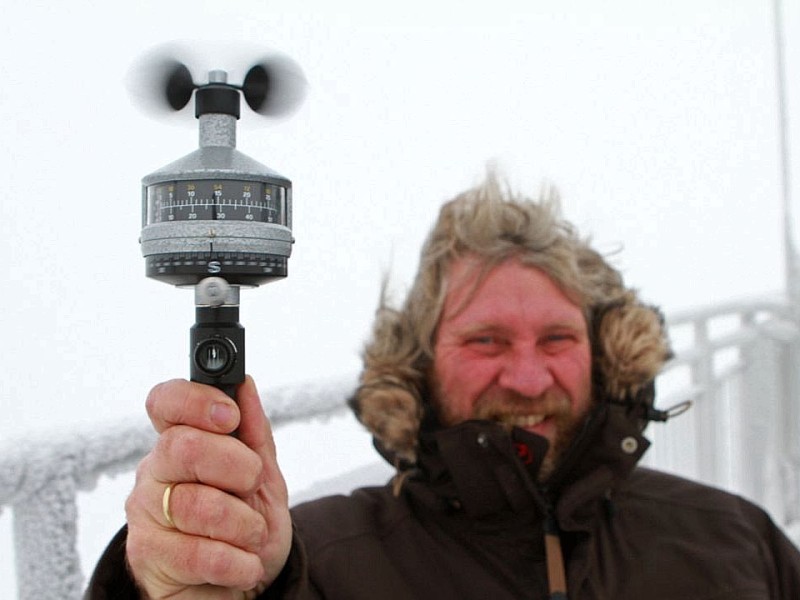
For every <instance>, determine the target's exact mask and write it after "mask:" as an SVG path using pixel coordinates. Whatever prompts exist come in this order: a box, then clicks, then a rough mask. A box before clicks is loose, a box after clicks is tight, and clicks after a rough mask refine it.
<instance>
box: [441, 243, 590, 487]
mask: <svg viewBox="0 0 800 600" xmlns="http://www.w3.org/2000/svg"><path fill="white" fill-rule="evenodd" d="M477 265H478V263H477V261H476V260H475V259H472V258H462V259H459V260H457V261H456V262H455V263H453V265H452V267H451V269H450V278H449V285H448V292H447V296H446V298H445V303H444V309H443V311H442V317H441V320H440V323H439V328H438V332H437V336H436V342H435V346H434V366H433V375H434V387H435V403H436V405H437V408H438V411H439V416H440V419H441V420H442V422H443V423H444V424H445V425H448V426H449V425H455V424H456V423H459V422H461V421H466V420H469V419H488V420H492V421H498V422H500V423H502V424H503V425H505V426H507V427H508V428H509V429H510V428H511V427H513V426H516V427H521V428H523V429H527V430H528V431H531V432H533V433H536V434H538V435H541V436H543V437H545V438H547V440H548V441H549V442H550V450H549V451H548V454H547V456H546V457H545V462H544V464H543V467H542V469H543V471H542V476H544V477H546V476H547V475H549V474H550V472H551V471H552V469H553V467H554V466H555V463H556V461H557V459H558V458H559V456H560V455H561V454H562V453H563V450H564V449H565V448H566V447H567V446H568V445H569V443H570V441H571V440H572V438H573V437H574V435H575V431H576V430H577V428H578V426H579V424H580V423H581V422H582V420H583V418H584V417H585V416H586V414H587V412H588V410H589V406H590V404H591V351H590V345H589V335H588V331H587V327H586V320H585V319H584V317H583V313H582V312H581V309H580V308H579V307H578V306H577V305H575V304H574V303H573V302H572V301H571V300H569V298H567V296H566V295H564V293H563V292H562V291H561V290H560V289H559V288H558V286H556V284H555V283H554V282H553V281H552V280H551V279H550V278H549V277H548V276H547V275H545V274H544V273H543V272H542V271H541V270H539V269H536V268H534V267H527V266H523V265H522V264H521V263H520V262H519V261H518V260H517V259H510V260H508V261H506V262H504V263H501V264H500V265H498V266H497V267H495V268H494V269H493V270H492V271H491V272H490V273H489V275H488V276H487V277H486V279H485V280H484V281H483V282H482V283H481V285H480V286H479V287H478V288H477V289H476V290H474V294H473V296H472V297H471V298H470V296H469V295H470V293H473V289H474V281H475V276H476V273H477V269H476V268H475V267H476V266H477ZM467 299H469V300H468V301H467V303H466V304H464V302H465V301H466V300H467Z"/></svg>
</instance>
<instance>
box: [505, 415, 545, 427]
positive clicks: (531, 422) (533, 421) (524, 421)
mask: <svg viewBox="0 0 800 600" xmlns="http://www.w3.org/2000/svg"><path fill="white" fill-rule="evenodd" d="M546 418H547V415H502V416H500V417H499V418H498V421H499V422H500V423H502V424H503V425H505V426H507V427H522V428H526V427H535V426H536V425H538V424H539V423H541V422H542V421H544V420H545V419H546Z"/></svg>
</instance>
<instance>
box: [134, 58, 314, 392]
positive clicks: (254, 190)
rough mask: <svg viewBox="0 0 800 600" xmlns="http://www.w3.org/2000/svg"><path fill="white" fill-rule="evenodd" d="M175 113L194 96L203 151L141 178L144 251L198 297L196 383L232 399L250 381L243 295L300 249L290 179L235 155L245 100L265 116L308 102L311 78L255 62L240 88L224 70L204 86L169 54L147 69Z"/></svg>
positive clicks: (286, 65)
mask: <svg viewBox="0 0 800 600" xmlns="http://www.w3.org/2000/svg"><path fill="white" fill-rule="evenodd" d="M144 67H145V72H146V73H147V77H146V78H145V79H149V81H150V86H151V87H155V91H156V94H157V96H158V100H159V102H160V103H161V105H162V106H163V107H164V108H166V109H167V110H172V111H180V110H182V109H184V107H186V106H187V105H189V103H190V102H191V101H192V99H193V98H194V115H195V117H196V118H197V121H198V126H199V148H198V149H197V150H195V151H194V152H191V153H190V154H187V155H186V156H184V157H183V158H180V159H178V160H176V161H174V162H172V163H170V164H168V165H166V166H164V167H162V168H161V169H158V170H157V171H154V172H153V173H150V174H149V175H146V176H145V177H144V178H143V179H142V232H141V238H140V243H141V250H142V255H143V256H144V259H145V272H146V275H147V276H148V277H150V278H152V279H156V280H158V281H163V282H165V283H169V284H172V285H175V286H178V287H193V288H194V291H195V324H194V325H193V326H192V328H191V331H190V342H189V343H190V378H191V380H192V381H197V382H200V383H206V384H210V385H214V386H216V387H218V388H219V389H221V390H223V391H224V392H225V393H226V394H228V395H229V396H230V397H231V398H234V397H235V390H236V386H237V385H238V384H240V383H241V382H243V381H244V375H245V351H244V328H243V327H242V326H241V324H240V323H239V295H240V294H239V293H240V290H241V288H247V287H257V286H259V285H262V284H264V283H268V282H270V281H274V280H276V279H281V278H284V277H286V276H287V275H288V261H289V256H290V255H291V252H292V244H293V243H294V238H293V237H292V182H291V181H290V180H289V179H287V178H286V177H284V176H283V175H280V174H279V173H277V172H276V171H273V170H272V169H270V168H269V167H266V166H264V165H262V164H261V163H259V162H257V161H255V160H253V159H252V158H250V157H249V156H247V155H246V154H244V153H242V152H240V151H238V150H237V149H236V124H237V123H236V122H237V120H238V119H239V117H240V111H241V98H242V97H244V100H245V102H246V104H247V106H248V107H249V108H250V109H252V110H253V111H255V112H256V113H259V114H261V115H265V116H273V117H274V116H281V115H283V114H286V113H287V112H289V111H291V110H293V109H294V108H296V107H297V106H298V105H299V103H300V102H301V101H302V95H303V91H304V80H303V78H302V74H301V71H300V69H299V67H297V66H296V65H295V64H294V63H293V62H292V61H290V60H289V59H287V58H285V57H281V56H275V57H272V58H267V59H264V60H262V61H261V62H258V63H256V64H254V65H253V66H252V67H250V69H249V70H248V71H247V74H246V76H245V78H244V81H243V82H241V83H240V84H236V83H232V82H229V81H228V73H227V72H226V71H224V70H218V69H215V70H211V71H209V72H208V73H207V74H205V75H204V78H203V79H204V81H203V82H202V83H198V82H196V81H195V79H194V78H193V76H192V73H191V71H190V70H189V67H187V66H186V65H185V64H183V63H181V62H179V61H177V60H175V59H172V58H168V57H163V56H159V57H156V58H152V57H151V58H150V59H148V61H147V63H146V64H145V65H144Z"/></svg>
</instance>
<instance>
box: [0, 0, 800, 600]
mask: <svg viewBox="0 0 800 600" xmlns="http://www.w3.org/2000/svg"><path fill="white" fill-rule="evenodd" d="M785 4H786V6H785V7H784V10H785V30H786V32H787V33H786V41H787V60H788V64H787V69H788V80H789V83H790V87H789V100H790V115H791V114H800V112H798V110H797V104H798V102H800V100H798V99H797V98H796V91H797V90H798V89H800V88H798V87H797V85H792V80H794V81H797V80H799V79H800V39H796V38H797V36H796V35H795V34H794V33H795V32H797V31H798V27H800V6H798V3H797V2H788V1H787V2H785ZM773 27H774V24H773V5H772V2H769V1H765V0H675V1H673V2H669V3H664V2H655V1H646V2H642V1H641V0H638V1H634V0H613V1H608V2H603V3H598V2H593V1H591V0H548V1H544V0H498V1H497V2H491V3H487V2H482V3H479V2H455V1H454V0H447V1H442V2H431V1H430V0H429V1H427V2H423V1H422V0H410V1H406V2H403V3H392V4H391V5H389V4H383V3H379V2H373V3H366V2H360V1H359V0H343V1H340V2H337V3H335V4H331V3H324V2H321V1H308V0H298V1H291V0H280V1H264V0H262V1H250V0H231V1H229V2H225V3H222V2H209V1H199V0H195V1H193V2H189V1H187V0H176V1H171V2H165V1H164V0H160V1H159V2H155V1H153V0H139V1H138V2H135V3H99V2H94V1H91V0H73V1H70V2H63V3H57V2H54V1H52V0H51V1H49V2H46V1H43V0H31V1H29V2H26V3H15V4H14V5H13V6H12V5H11V3H6V6H5V7H4V14H3V17H2V19H1V20H0V49H1V51H2V56H3V59H2V61H0V76H1V79H0V80H1V81H2V87H0V114H2V117H3V123H4V128H3V140H4V143H3V144H2V145H0V172H1V173H2V176H3V184H4V185H3V188H4V189H3V194H2V200H0V202H1V203H2V204H1V205H0V206H1V207H2V215H1V216H0V256H1V257H2V264H3V268H2V284H0V290H1V291H2V299H1V300H0V307H1V308H2V310H0V331H2V336H3V338H2V339H3V342H4V343H3V360H2V367H0V410H1V411H2V415H3V418H2V420H1V421H0V441H2V442H9V441H12V442H13V440H15V439H21V438H24V437H39V438H46V437H47V436H49V435H51V434H52V432H58V433H59V435H62V434H63V433H64V432H69V431H70V430H74V429H76V428H83V429H88V428H96V427H103V426H107V424H108V423H113V422H119V421H120V420H122V419H126V420H141V419H143V418H144V415H143V401H144V398H145V396H146V394H147V392H148V390H149V389H150V387H151V386H152V385H153V384H154V383H156V382H158V381H160V380H163V379H168V378H172V377H179V376H186V374H187V372H188V359H187V348H188V329H189V327H190V326H191V324H192V323H193V298H192V294H191V292H188V291H184V290H177V289H174V288H171V287H169V286H167V285H164V284H162V283H157V282H154V281H151V280H148V279H146V278H145V277H144V264H143V262H144V261H143V259H142V258H141V255H140V252H139V246H138V242H137V240H138V236H139V232H140V229H141V206H140V179H141V177H143V176H144V175H146V174H148V173H150V172H151V171H154V170H156V169H157V168H160V167H161V166H163V165H165V164H167V163H169V162H171V161H173V160H175V159H177V158H179V157H181V156H183V155H185V154H187V153H189V152H191V151H192V150H194V149H195V147H196V138H197V133H196V128H194V127H193V126H192V125H191V124H190V125H189V126H185V125H184V126H181V125H179V124H178V125H172V124H170V123H168V122H164V121H156V120H153V119H151V118H148V117H146V116H144V115H143V114H142V113H141V112H138V111H137V110H136V109H135V108H134V107H133V106H132V105H131V103H130V102H129V100H128V96H127V92H126V89H125V86H124V77H125V72H126V70H127V68H128V67H129V66H130V65H131V63H132V62H133V61H134V60H135V59H137V58H138V57H139V56H140V55H141V54H142V53H143V52H145V51H146V50H147V49H149V48H151V47H152V46H154V45H157V44H161V43H163V42H167V41H170V40H176V39H177V40H227V41H230V42H237V43H238V42H241V43H246V44H248V45H256V46H257V47H260V48H263V49H267V50H269V49H273V50H278V51H280V52H284V53H286V54H288V55H289V56H291V57H293V58H294V59H295V60H296V61H297V62H298V63H299V64H300V65H301V66H302V67H303V69H304V71H305V74H306V78H307V79H308V82H309V89H308V96H307V99H306V102H305V104H304V105H303V106H302V108H301V109H300V110H299V111H298V112H297V113H296V114H295V115H294V116H293V117H292V118H290V119H287V120H284V121H281V122H278V123H272V124H270V123H267V124H265V123H262V122H259V121H258V119H255V118H250V117H247V116H246V117H245V118H244V119H243V120H242V122H241V126H240V129H239V136H238V148H239V149H240V150H241V151H243V152H245V153H246V154H248V155H250V156H251V157H253V158H255V159H256V160H258V161H260V162H262V163H264V164H266V165H268V166H270V167H272V168H273V169H275V170H277V171H278V172H280V173H282V174H284V175H286V176H287V177H289V178H290V179H292V181H293V182H294V235H295V238H296V240H297V243H296V244H295V247H294V252H293V255H292V258H291V260H290V262H289V271H290V275H289V277H288V279H286V280H284V281H281V282H277V283H273V284H270V285H269V286H266V287H264V288H261V289H258V290H251V291H244V292H243V293H242V303H243V305H242V314H241V321H242V323H243V324H244V325H245V327H246V328H247V333H248V361H249V364H248V371H249V372H250V373H252V374H253V376H254V377H255V378H256V381H257V382H258V383H259V385H260V386H261V387H262V388H269V387H273V386H280V385H288V384H294V383H298V382H302V381H304V380H308V379H318V378H327V377H335V376H338V375H341V374H348V373H355V372H356V371H357V369H358V365H359V352H360V349H361V346H362V344H363V342H364V339H365V337H366V336H367V334H368V331H369V326H370V322H371V318H372V312H373V310H374V307H375V304H376V300H377V296H378V289H379V282H380V278H381V275H382V273H384V272H385V271H387V270H391V273H392V275H393V277H392V281H393V288H394V289H395V290H396V291H397V294H398V295H399V294H401V293H402V292H403V290H404V289H405V286H406V285H407V283H408V281H409V280H410V278H411V277H412V275H413V273H414V271H415V268H416V256H417V252H418V249H419V245H420V243H421V241H422V239H423V237H424V236H425V233H426V231H427V228H428V227H429V225H430V223H431V222H432V220H433V219H434V217H435V214H436V212H437V210H438V207H439V205H440V204H441V202H442V201H444V200H446V199H448V198H450V197H452V196H453V195H454V194H456V193H457V192H459V191H461V190H463V189H464V188H466V187H467V186H470V185H472V184H474V183H476V182H478V181H479V180H480V179H481V178H482V175H483V172H484V169H485V165H486V162H487V161H488V160H496V161H497V162H498V164H499V166H500V167H501V168H502V169H503V170H504V171H505V172H506V174H507V175H508V177H509V179H510V180H511V182H512V183H513V184H514V185H515V186H516V187H518V188H520V189H523V190H526V191H529V192H530V193H536V191H537V190H538V188H539V185H540V183H541V182H542V181H543V180H547V181H550V182H552V183H554V184H555V185H556V186H557V187H558V188H559V189H560V191H561V193H562V196H563V205H564V212H565V213H566V215H567V216H568V217H569V218H570V219H572V220H573V221H574V222H575V223H576V224H578V226H579V227H580V228H581V229H582V230H583V231H585V232H587V233H591V234H592V236H593V239H594V240H595V242H596V245H597V247H598V248H600V249H601V250H603V251H605V252H615V251H618V250H621V252H620V253H619V254H618V255H617V256H616V258H615V262H616V264H617V265H618V266H619V267H621V268H622V269H623V271H624V273H625V274H626V276H627V278H628V281H629V282H630V283H632V284H633V285H635V286H636V287H638V288H639V289H641V291H642V293H643V295H644V296H645V298H646V299H648V300H650V301H652V302H656V303H658V304H660V305H661V306H662V307H663V308H664V309H665V310H666V311H667V312H670V311H674V310H676V309H679V308H686V307H692V306H698V305H704V304H709V303H713V302H715V301H719V300H726V299H730V298H735V297H739V296H746V295H753V294H763V293H768V292H773V291H778V290H780V289H782V288H783V285H784V283H783V241H782V227H783V225H782V213H781V188H780V162H779V135H778V132H779V129H778V115H777V106H778V104H777V92H776V66H775V35H774V29H773ZM202 52H203V43H200V42H198V53H200V54H202ZM213 66H220V67H222V68H229V69H231V68H234V67H236V68H240V69H241V68H244V67H246V66H247V57H245V58H243V59H242V61H241V62H240V63H237V64H236V65H228V64H223V65H213ZM792 126H793V130H794V131H793V132H792V139H795V140H797V139H800V137H798V135H797V129H798V126H796V125H795V124H792ZM795 154H796V155H797V154H800V153H795ZM793 170H794V171H795V172H797V173H800V171H798V170H797V168H794V169H793ZM795 180H798V178H797V177H795ZM795 196H796V197H798V198H800V195H798V194H797V193H796V192H795ZM278 435H279V441H278V443H279V449H280V453H281V458H282V462H283V464H284V467H285V469H286V474H287V478H288V480H289V484H290V488H291V489H292V491H293V492H299V491H301V490H304V489H306V488H307V487H308V486H309V485H311V484H312V483H313V481H315V480H316V479H319V478H320V477H324V476H326V475H329V474H331V473H334V472H337V471H339V470H344V469H346V468H349V467H358V466H361V465H365V464H368V463H370V462H372V461H373V454H372V452H371V449H370V444H369V440H368V439H367V436H366V435H364V434H363V433H362V432H360V430H359V428H358V427H357V426H356V425H355V424H354V423H353V422H352V420H351V419H350V418H349V417H346V416H345V417H342V418H338V419H335V420H334V421H332V422H329V423H327V424H307V425H303V426H299V427H292V428H291V429H289V428H287V429H285V430H283V431H281V432H280V433H279V434H278ZM310 464H311V465H313V468H312V467H310V466H309V465H310ZM130 485H131V479H130V477H119V478H117V479H114V480H104V481H102V482H101V485H100V486H99V488H98V490H97V492H95V493H93V494H88V495H85V496H82V497H81V499H80V503H81V504H80V510H81V552H82V554H83V556H84V558H85V568H87V569H89V568H90V567H91V564H92V563H93V562H94V561H95V560H96V557H97V554H98V553H99V552H100V550H101V549H102V547H103V545H104V544H105V542H106V541H107V539H108V538H109V537H110V535H111V532H113V531H114V530H115V529H116V528H117V527H118V526H119V524H121V522H122V519H123V512H122V501H123V498H124V496H125V495H126V493H127V490H128V489H129V488H130ZM12 569H13V561H12V546H11V533H10V515H9V513H8V511H5V512H4V513H3V514H2V515H0V597H3V598H5V597H11V596H13V590H14V588H13V585H14V584H13V576H12V574H11V573H12Z"/></svg>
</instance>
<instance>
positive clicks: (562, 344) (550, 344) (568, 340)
mask: <svg viewBox="0 0 800 600" xmlns="http://www.w3.org/2000/svg"><path fill="white" fill-rule="evenodd" d="M575 342H576V338H575V336H574V335H573V334H571V333H553V334H551V335H548V336H547V337H546V338H544V344H545V347H547V348H550V349H555V350H557V349H561V348H566V347H568V346H570V345H572V344H574V343H575Z"/></svg>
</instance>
